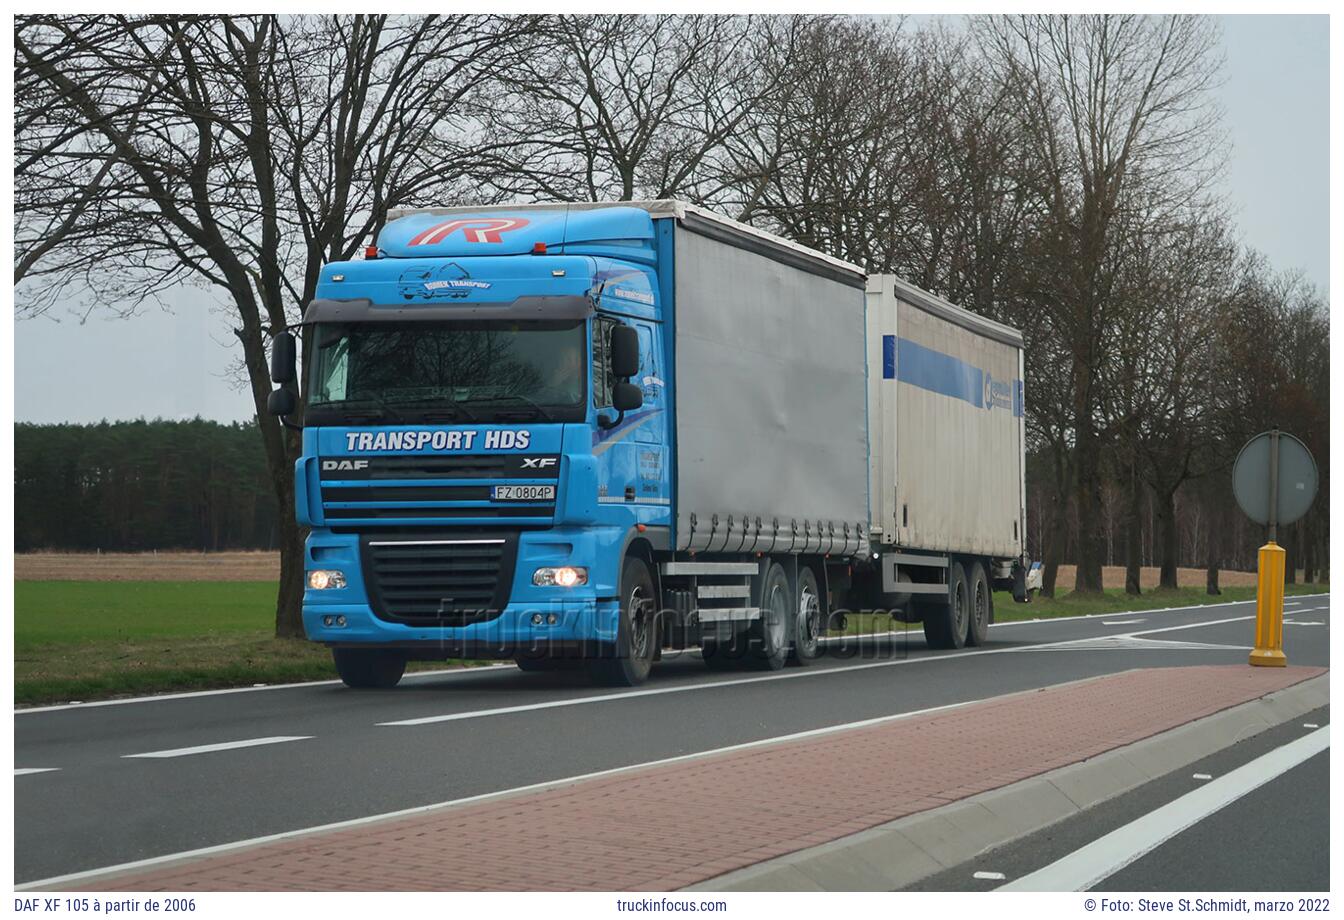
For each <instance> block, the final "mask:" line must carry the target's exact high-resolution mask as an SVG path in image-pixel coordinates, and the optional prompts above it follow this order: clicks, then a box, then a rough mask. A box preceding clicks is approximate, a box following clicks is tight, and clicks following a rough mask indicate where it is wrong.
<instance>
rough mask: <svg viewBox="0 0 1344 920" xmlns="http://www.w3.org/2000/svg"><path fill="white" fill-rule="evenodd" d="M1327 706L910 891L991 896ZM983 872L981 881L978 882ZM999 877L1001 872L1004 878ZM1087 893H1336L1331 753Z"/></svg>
mask: <svg viewBox="0 0 1344 920" xmlns="http://www.w3.org/2000/svg"><path fill="white" fill-rule="evenodd" d="M1329 722H1330V718H1329V708H1328V707H1323V708H1321V709H1319V710H1316V711H1315V712H1311V713H1308V714H1307V715H1304V716H1302V717H1301V718H1299V719H1293V720H1291V721H1289V722H1285V723H1284V724H1282V725H1280V726H1277V727H1275V728H1271V729H1269V730H1268V731H1265V732H1262V733H1261V734H1259V735H1255V736H1254V737H1252V738H1249V739H1247V740H1245V741H1242V742H1239V743H1238V744H1235V745H1233V746H1232V747H1229V748H1226V749H1224V750H1222V751H1219V752H1217V753H1215V754H1213V755H1211V756H1209V757H1205V758H1203V759H1201V760H1199V761H1197V762H1195V763H1193V764H1191V765H1189V766H1188V767H1184V768H1182V769H1180V770H1176V771H1174V772H1172V773H1169V774H1168V775H1166V776H1164V777H1160V778H1159V779H1156V780H1153V781H1152V782H1149V783H1145V784H1144V785H1142V786H1140V787H1138V788H1137V789H1134V790H1132V791H1130V792H1128V793H1125V794H1124V795H1120V796H1117V797H1116V798H1114V799H1111V800H1110V801H1107V802H1103V803H1102V804H1100V805H1098V806H1096V807H1095V808H1092V809H1089V810H1088V811H1087V812H1085V813H1083V814H1081V815H1077V816H1074V817H1072V818H1068V819H1066V820H1064V821H1061V822H1059V823H1058V824H1055V825H1053V826H1051V827H1048V828H1046V829H1045V830H1042V831H1039V832H1038V833H1035V834H1030V835H1028V836H1026V837H1022V838H1021V839H1018V840H1015V841H1013V842H1012V843H1010V844H1007V845H1005V846H1002V847H998V848H996V849H994V850H990V851H989V852H987V853H982V854H981V855H979V856H977V857H976V858H975V859H973V860H970V861H968V862H966V863H963V864H962V865H960V866H957V867H955V868H953V869H949V870H947V871H946V872H941V873H939V874H937V875H934V876H930V877H928V878H925V879H923V880H922V881H921V882H919V884H918V885H914V886H911V889H910V890H918V891H989V890H992V889H994V888H998V887H999V886H1001V885H1004V884H1007V883H1010V882H1012V881H1013V880H1015V879H1019V878H1022V877H1024V876H1027V875H1028V874H1030V873H1032V872H1035V871H1037V870H1039V869H1041V868H1042V867H1044V866H1049V865H1052V864H1054V863H1055V862H1056V861H1057V860H1061V859H1064V858H1065V857H1067V856H1069V855H1070V854H1074V853H1077V852H1078V851H1079V850H1080V849H1081V848H1082V847H1084V846H1086V845H1087V844H1089V843H1091V842H1093V841H1095V840H1098V839H1099V838H1101V837H1102V836H1103V835H1106V834H1110V833H1112V832H1114V831H1116V830H1117V829H1118V828H1121V827H1124V826H1126V825H1129V824H1130V822H1133V821H1134V820H1136V819H1139V818H1142V817H1143V816H1145V815H1150V814H1152V813H1153V812H1155V811H1156V810H1157V809H1159V808H1162V807H1163V806H1165V805H1168V804H1169V803H1171V802H1173V801H1176V800H1177V799H1180V798H1181V797H1182V796H1185V795H1187V794H1188V793H1190V792H1192V791H1194V790H1196V789H1198V788H1200V787H1201V786H1203V785H1204V784H1206V783H1208V782H1211V781H1213V780H1214V779H1217V778H1219V777H1226V776H1227V775H1228V774H1230V773H1232V771H1234V770H1236V769H1237V768H1239V767H1243V766H1245V765H1246V764H1249V763H1251V762H1253V761H1255V760H1256V759H1257V758H1260V757H1262V756H1263V755H1266V754H1269V753H1270V752H1273V751H1275V750H1277V749H1280V748H1282V747H1283V746H1284V745H1286V744H1289V743H1291V742H1293V741H1295V740H1297V739H1299V738H1302V737H1303V736H1305V735H1307V734H1308V733H1310V732H1312V731H1314V730H1315V729H1314V728H1313V726H1315V727H1325V726H1327V725H1328V724H1329ZM977 873H979V876H978V877H977ZM998 876H1002V878H999V877H998ZM1087 890H1088V891H1091V892H1107V893H1109V892H1188V893H1190V894H1189V895H1188V896H1189V897H1190V900H1192V901H1193V900H1194V897H1198V896H1206V895H1207V896H1209V897H1211V898H1213V899H1214V900H1219V898H1217V897H1216V896H1217V895H1218V894H1220V893H1224V892H1237V891H1248V892H1252V891H1254V892H1277V891H1301V892H1310V891H1329V890H1330V753H1329V751H1328V750H1327V751H1323V752H1321V753H1320V754H1317V755H1315V756H1314V757H1311V758H1309V759H1308V760H1305V761H1303V762H1302V763H1301V764H1299V765H1298V766H1296V767H1293V768H1292V769H1289V770H1287V771H1286V772H1283V773H1281V774H1279V775H1277V776H1274V777H1273V778H1272V779H1271V780H1270V781H1269V782H1266V783H1265V784H1264V785H1262V786H1260V787H1259V788H1258V789H1255V790H1253V791H1252V792H1250V793H1248V794H1246V795H1244V796H1242V797H1241V798H1239V799H1237V800H1236V801H1234V802H1232V803H1231V804H1229V805H1228V806H1226V807H1225V808H1222V809H1220V810H1218V811H1215V812H1213V813H1212V814H1210V815H1208V816H1207V817H1205V818H1203V819H1202V820H1200V821H1197V822H1196V823H1194V824H1193V825H1191V826H1190V827H1189V828H1187V829H1186V830H1184V831H1181V832H1180V833H1178V834H1176V835H1175V836H1173V837H1171V838H1170V839H1169V840H1167V841H1166V842H1164V843H1161V844H1160V845H1158V846H1157V847H1155V848H1153V849H1151V850H1149V851H1148V852H1147V853H1145V854H1144V855H1142V856H1140V857H1139V858H1137V859H1135V860H1134V861H1133V862H1131V863H1129V864H1128V865H1127V866H1124V867H1123V868H1121V869H1119V870H1118V871H1114V872H1111V873H1110V874H1108V875H1106V876H1105V877H1104V878H1103V879H1101V880H1100V881H1098V882H1096V883H1095V884H1093V885H1091V886H1089V887H1088V889H1087Z"/></svg>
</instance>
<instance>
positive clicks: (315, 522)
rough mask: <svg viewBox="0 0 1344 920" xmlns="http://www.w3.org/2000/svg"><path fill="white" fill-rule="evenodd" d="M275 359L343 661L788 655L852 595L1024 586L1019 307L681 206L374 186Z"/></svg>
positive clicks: (952, 626) (842, 611) (308, 552)
mask: <svg viewBox="0 0 1344 920" xmlns="http://www.w3.org/2000/svg"><path fill="white" fill-rule="evenodd" d="M300 342H301V344H302V349H301V350H302V355H303V360H302V362H301V363H302V367H301V369H300V368H299V362H298V361H297V355H298V353H299V351H300V348H299V344H300ZM271 372H272V377H273V379H274V381H275V382H276V383H277V384H278V385H279V388H278V389H277V390H276V391H275V392H274V393H273V394H272V397H271V404H270V409H271V411H272V412H274V413H275V414H277V415H279V416H280V417H281V419H282V420H283V421H284V422H285V424H287V425H290V426H291V427H301V429H302V443H303V451H302V456H301V458H300V459H299V460H298V462H297V465H296V467H295V476H296V489H295V495H296V499H295V500H296V505H297V509H296V510H297V515H298V519H299V522H300V523H301V524H302V525H304V526H306V527H307V528H308V529H309V536H308V538H307V542H306V548H305V560H304V562H305V572H306V579H307V583H306V590H305V594H304V602H303V622H304V628H305V630H306V632H307V635H308V637H309V638H310V639H312V640H313V641H316V642H321V643H324V644H326V645H328V646H329V647H330V648H331V650H332V654H333V658H334V660H335V664H336V668H337V670H338V672H339V673H340V676H341V678H342V679H343V680H344V682H345V683H346V684H347V685H349V686H351V687H359V688H386V687H391V686H394V685H395V684H396V683H397V682H398V681H399V680H400V679H401V677H402V675H403V673H404V670H405V667H406V663H407V662H408V661H412V660H445V659H448V658H457V657H467V658H501V659H513V660H515V661H516V662H517V663H518V665H519V666H520V667H521V668H523V669H525V670H544V669H549V668H559V667H584V668H586V669H588V670H589V671H590V672H591V674H592V676H593V677H594V678H595V679H597V680H599V681H601V682H604V683H609V684H614V685H624V686H630V685H635V684H638V683H641V682H642V681H644V680H645V679H646V678H647V677H648V675H649V672H650V669H651V667H652V666H653V664H654V663H655V661H657V660H658V659H659V658H660V657H662V656H664V655H665V654H667V653H669V652H671V651H672V650H691V651H696V652H698V654H700V655H701V656H702V657H703V659H704V662H705V663H706V665H708V666H709V667H711V668H737V667H758V668H765V669H774V668H780V667H783V666H784V665H785V664H786V663H788V662H795V663H797V664H806V663H808V662H809V661H812V660H813V659H815V658H816V657H817V656H818V655H819V654H820V653H821V651H822V649H823V647H824V637H825V634H826V633H827V632H828V631H829V630H835V629H838V628H842V627H843V625H844V618H845V615H846V614H847V613H849V612H851V611H856V610H873V609H882V610H890V611H891V612H892V614H893V616H896V617H898V618H900V619H902V620H905V621H908V622H914V621H920V622H922V623H923V625H924V634H925V637H926V639H927V640H928V642H929V644H930V645H932V646H934V647H939V648H959V647H961V646H963V645H966V644H972V645H974V644H979V643H982V642H984V641H985V640H986V638H987V626H988V624H989V623H990V622H991V621H992V619H993V593H992V592H993V591H994V590H995V589H1001V590H1011V591H1012V593H1013V596H1014V597H1015V598H1016V599H1018V600H1026V599H1027V597H1028V596H1029V595H1028V590H1029V584H1028V573H1029V572H1030V562H1029V560H1028V558H1027V555H1026V553H1025V550H1024V543H1025V523H1026V522H1025V507H1024V506H1025V498H1024V492H1023V481H1024V477H1023V464H1024V454H1023V447H1024V427H1023V401H1024V394H1023V392H1022V338H1021V336H1020V334H1018V333H1017V332H1016V331H1015V330H1012V329H1010V328H1008V327H1005V326H1001V325H999V324H997V323H993V322H991V321H989V320H987V319H984V318H982V317H979V316H976V315H974V314H971V313H969V312H967V311H965V310H961V309H959V308H957V307H955V306H953V305H952V304H949V303H947V302H946V301H943V300H940V299H939V298H937V297H934V296H933V295H931V294H928V293H927V292H924V291H921V290H919V289H917V288H914V287H912V286H910V285H907V284H904V283H903V282H901V281H899V279H895V278H892V277H890V276H871V277H870V276H868V275H867V274H866V273H865V272H864V271H863V269H861V268H860V267H858V266H855V265H852V264H849V263H846V262H844V261H841V260H839V259H836V258H833V257H831V256H828V255H826V254H824V253H821V252H817V251H815V250H812V249H808V248H806V247H803V246H800V245H797V244H795V243H792V242H790V241H788V240H785V239H782V238H780V237H778V236H774V235H771V234H769V233H765V232H763V231H761V230H758V229H756V228H753V227H750V226H746V225H743V224H740V223H737V222H734V221H732V220H728V219H727V218H724V217H721V216H719V215H717V214H714V213H712V212H709V211H707V210H704V209H700V208H697V207H694V206H692V205H689V204H686V203H683V202H678V201H648V202H612V203H598V204H556V205H549V204H540V205H518V206H508V207H485V208H479V207H478V208H430V209H420V210H407V211H394V212H391V213H389V215H388V220H387V222H386V223H385V225H384V226H383V228H382V230H381V232H380V233H379V235H378V238H377V242H376V244H374V245H371V246H370V247H369V248H368V251H367V253H366V258H364V259H362V260H355V261H349V262H338V263H332V264H328V265H326V266H324V267H323V268H322V269H321V278H320V281H319V283H318V285H317V288H316V296H315V298H314V299H313V301H312V302H311V303H310V304H308V305H307V306H306V308H305V312H304V316H303V321H302V324H301V326H300V327H299V329H298V330H297V335H296V334H295V333H294V332H291V331H285V332H281V333H279V334H277V335H276V337H275V340H274V343H273V348H272V355H271Z"/></svg>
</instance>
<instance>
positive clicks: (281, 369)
mask: <svg viewBox="0 0 1344 920" xmlns="http://www.w3.org/2000/svg"><path fill="white" fill-rule="evenodd" d="M296 359H297V348H296V346H295V344H294V334H293V333H290V332H277V333H276V334H275V337H274V338H272V339H271V382H272V383H280V384H285V383H293V382H294V381H295V380H297V379H298V374H297V372H296V371H295V365H296Z"/></svg>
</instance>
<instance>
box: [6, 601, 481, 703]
mask: <svg viewBox="0 0 1344 920" xmlns="http://www.w3.org/2000/svg"><path fill="white" fill-rule="evenodd" d="M274 631H275V583H274V582H203V581H178V582H164V581H154V582H147V581H125V582H111V581H19V582H15V583H14V702H15V703H16V704H18V705H36V704H41V703H63V702H68V701H70V700H82V701H87V700H96V699H108V698H112V697H117V696H137V695H142V694H148V693H162V692H168V691H181V690H206V689H213V688H218V687H246V686H249V685H251V684H256V683H267V684H274V683H289V682H293V681H303V680H325V679H331V678H335V677H336V669H335V668H334V667H332V664H331V652H330V651H329V650H328V649H327V648H326V647H324V646H321V645H317V644H315V643H312V642H308V641H306V640H303V639H277V638H275V636H274ZM453 663H454V664H461V663H462V662H453ZM442 667H444V664H443V663H442V662H415V663H412V664H411V666H410V670H427V669H433V668H442Z"/></svg>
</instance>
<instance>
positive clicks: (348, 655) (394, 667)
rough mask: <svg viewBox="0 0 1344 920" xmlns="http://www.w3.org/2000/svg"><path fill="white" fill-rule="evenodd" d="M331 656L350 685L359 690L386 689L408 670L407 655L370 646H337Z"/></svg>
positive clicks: (338, 671) (346, 683) (337, 668)
mask: <svg viewBox="0 0 1344 920" xmlns="http://www.w3.org/2000/svg"><path fill="white" fill-rule="evenodd" d="M331 659H332V661H333V662H335V664H336V673H337V674H339V675H340V676H341V680H342V681H344V682H345V685H346V686H347V687H353V688H354V689H356V690H387V689H390V688H392V687H395V686H396V685H397V683H398V682H399V681H400V680H401V675H402V674H405V673H406V656H405V655H400V654H398V653H397V652H390V651H383V650H381V649H371V648H334V649H332V650H331Z"/></svg>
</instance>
